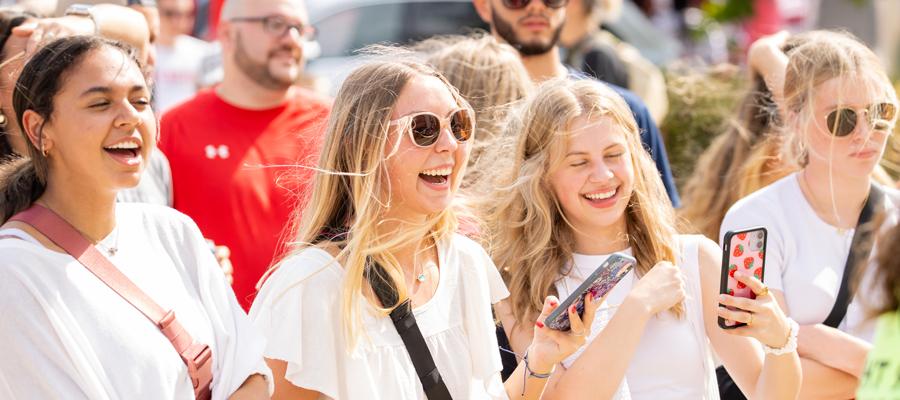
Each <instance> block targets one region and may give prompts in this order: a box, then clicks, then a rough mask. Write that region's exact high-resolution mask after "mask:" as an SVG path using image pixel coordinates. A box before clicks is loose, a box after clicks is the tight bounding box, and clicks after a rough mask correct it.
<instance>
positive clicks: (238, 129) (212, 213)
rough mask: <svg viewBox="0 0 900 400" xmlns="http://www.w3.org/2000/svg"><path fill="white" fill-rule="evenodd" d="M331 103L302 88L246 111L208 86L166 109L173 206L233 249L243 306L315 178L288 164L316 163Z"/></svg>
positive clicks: (164, 139) (166, 148) (164, 134)
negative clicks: (299, 196) (281, 101)
mask: <svg viewBox="0 0 900 400" xmlns="http://www.w3.org/2000/svg"><path fill="white" fill-rule="evenodd" d="M330 107H331V106H330V102H329V101H328V100H326V99H324V98H321V97H318V96H316V95H315V94H313V93H311V92H309V91H305V90H302V89H298V90H297V92H296V95H295V96H294V97H293V98H292V99H291V100H290V101H288V102H287V103H286V104H284V105H282V106H279V107H276V108H272V109H268V110H246V109H242V108H238V107H235V106H233V105H231V104H228V103H226V102H225V101H223V100H222V99H221V98H219V96H218V95H216V93H215V91H214V90H212V89H209V90H205V91H201V92H200V93H198V94H197V95H196V96H195V97H194V98H193V99H191V100H189V101H187V102H185V103H183V104H181V105H179V106H177V107H175V108H173V109H171V110H170V111H168V112H166V113H165V114H164V115H163V116H162V124H161V128H160V129H161V134H162V138H161V140H160V146H159V147H160V149H162V151H163V153H165V154H166V156H168V157H169V163H170V164H171V166H172V184H173V192H174V195H175V208H176V209H178V210H179V211H181V212H183V213H185V214H187V215H188V216H190V217H191V218H193V219H194V221H196V222H197V225H198V226H200V230H201V231H202V232H203V235H204V236H206V237H207V238H209V239H212V240H214V241H215V242H216V244H218V245H224V246H228V247H229V248H230V249H231V262H232V264H233V266H234V286H233V287H234V292H235V295H237V298H238V301H239V302H240V303H241V305H242V306H243V307H244V308H245V309H247V308H249V306H250V304H251V302H252V296H253V294H254V293H255V292H256V289H255V286H256V282H257V281H258V280H259V278H260V277H261V276H262V275H263V273H264V272H265V271H266V269H267V268H268V267H269V265H270V264H271V263H272V261H273V259H274V258H275V257H276V256H278V254H277V253H276V252H278V251H280V250H281V249H280V243H281V239H282V234H283V233H284V232H285V227H286V226H287V225H288V222H290V220H291V217H292V213H293V212H295V207H296V202H297V196H296V195H297V194H303V191H304V190H305V189H306V185H307V184H308V183H309V179H310V177H311V174H310V172H309V170H305V169H302V168H291V167H284V166H285V165H291V166H293V165H307V166H312V165H315V164H316V159H317V158H318V155H319V149H320V146H321V143H322V137H323V135H324V132H325V125H326V120H327V116H328V113H329V111H330ZM276 166H277V167H276Z"/></svg>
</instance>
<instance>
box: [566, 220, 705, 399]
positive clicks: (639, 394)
mask: <svg viewBox="0 0 900 400" xmlns="http://www.w3.org/2000/svg"><path fill="white" fill-rule="evenodd" d="M702 239H703V237H701V236H694V235H691V236H687V235H682V236H679V239H678V240H679V243H680V246H681V250H680V253H681V256H679V263H678V266H679V267H681V269H682V271H683V272H684V274H685V279H686V281H687V282H686V288H687V291H688V298H687V299H686V300H685V315H684V317H683V318H680V319H679V318H678V317H676V316H675V315H674V314H672V313H668V312H666V313H661V314H659V315H657V316H656V317H653V318H651V319H650V321H649V322H648V323H647V325H646V327H645V328H644V332H643V333H642V334H641V340H640V343H639V344H638V347H637V349H636V350H635V352H634V355H633V356H632V358H631V362H630V363H629V365H628V370H627V371H626V373H625V379H624V380H623V382H622V384H621V385H620V387H619V390H618V391H617V393H616V395H615V396H613V398H614V399H617V400H623V399H640V400H645V399H646V400H656V399H666V400H678V399H683V400H698V399H718V398H719V393H718V389H717V387H716V378H715V375H714V370H715V368H714V367H713V365H712V359H711V352H710V351H709V339H708V338H707V336H706V330H705V326H704V325H703V309H702V293H701V289H700V287H701V285H700V270H699V268H700V267H699V261H698V257H699V250H698V245H699V242H700V240H702ZM624 253H626V254H631V249H628V250H626V251H625V252H624ZM608 257H609V255H584V254H573V256H572V258H573V261H574V262H573V265H572V270H571V273H569V274H568V275H567V276H565V277H563V278H562V279H560V280H559V281H557V283H556V290H557V292H558V293H559V295H560V298H561V299H565V298H566V297H568V296H569V295H570V294H571V291H572V290H575V289H576V288H577V287H578V285H580V284H581V283H582V282H584V280H585V279H586V278H587V277H588V276H589V275H590V274H591V273H592V272H594V269H596V268H597V267H598V266H599V265H601V264H603V262H604V261H606V259H607V258H608ZM635 283H636V278H635V274H634V271H632V272H629V273H628V274H627V275H625V277H624V278H622V280H621V281H620V282H619V283H618V284H617V285H616V286H615V287H614V288H613V290H612V291H611V292H610V293H609V295H608V296H607V297H606V301H605V302H604V303H603V304H601V305H600V308H599V309H598V310H597V315H596V317H595V319H594V324H593V326H592V329H591V335H590V336H589V337H588V339H587V342H586V343H585V345H584V346H582V348H581V349H579V350H578V351H576V352H575V353H574V354H572V355H571V356H569V358H567V359H566V360H564V361H563V365H564V366H566V367H567V368H568V367H570V366H571V365H572V364H573V363H574V362H575V360H577V359H578V357H580V356H581V353H582V352H583V351H584V349H585V348H586V347H587V346H588V345H590V343H591V342H592V341H593V340H594V338H596V337H597V335H598V334H599V333H600V331H602V330H603V328H604V327H605V326H606V325H607V324H608V323H609V321H610V320H611V319H612V317H613V316H614V315H615V313H616V310H617V309H618V307H619V306H620V305H621V304H622V302H623V301H624V300H625V297H626V296H627V295H628V292H630V291H631V289H632V288H633V287H634V284H635ZM597 379H603V374H602V372H601V373H599V374H598V375H597Z"/></svg>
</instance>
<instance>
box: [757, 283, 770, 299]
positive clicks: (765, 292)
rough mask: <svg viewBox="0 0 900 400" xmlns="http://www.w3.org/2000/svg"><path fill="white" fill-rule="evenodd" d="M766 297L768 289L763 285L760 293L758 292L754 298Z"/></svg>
mask: <svg viewBox="0 0 900 400" xmlns="http://www.w3.org/2000/svg"><path fill="white" fill-rule="evenodd" d="M768 295H769V287H768V286H766V285H763V288H762V291H760V292H759V293H757V294H756V297H760V296H768Z"/></svg>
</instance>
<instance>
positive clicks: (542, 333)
mask: <svg viewBox="0 0 900 400" xmlns="http://www.w3.org/2000/svg"><path fill="white" fill-rule="evenodd" d="M604 298H605V297H604ZM604 298H599V299H594V298H593V296H592V295H591V293H590V292H588V293H586V294H585V297H584V319H582V318H581V317H579V316H578V312H577V311H576V309H575V307H574V306H573V307H570V308H569V310H568V313H569V321H570V323H571V327H572V329H570V330H568V331H558V330H553V329H550V327H548V326H545V325H544V320H545V319H546V318H547V316H548V315H550V313H551V312H553V310H555V309H556V308H557V307H559V303H560V302H559V299H557V298H556V297H555V296H547V298H546V299H545V300H544V307H543V309H542V310H541V315H540V316H538V319H537V322H536V323H535V324H534V337H533V339H532V340H531V346H529V347H528V365H529V366H530V367H531V370H532V371H534V372H537V373H547V372H550V371H551V370H553V366H554V365H556V364H558V363H560V362H562V360H564V359H566V357H568V356H570V355H572V354H573V353H575V351H576V350H578V349H579V348H581V346H583V345H584V343H585V340H587V337H588V336H590V334H591V326H592V325H593V323H594V315H595V314H596V311H597V308H599V307H600V304H602V303H603V299H604Z"/></svg>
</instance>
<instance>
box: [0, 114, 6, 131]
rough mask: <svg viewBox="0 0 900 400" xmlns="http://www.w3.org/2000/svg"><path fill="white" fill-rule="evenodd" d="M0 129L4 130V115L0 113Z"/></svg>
mask: <svg viewBox="0 0 900 400" xmlns="http://www.w3.org/2000/svg"><path fill="white" fill-rule="evenodd" d="M0 128H6V115H4V114H3V113H2V112H0Z"/></svg>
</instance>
